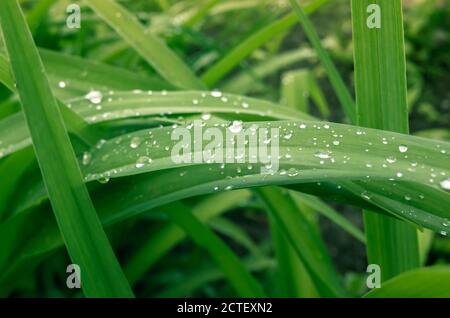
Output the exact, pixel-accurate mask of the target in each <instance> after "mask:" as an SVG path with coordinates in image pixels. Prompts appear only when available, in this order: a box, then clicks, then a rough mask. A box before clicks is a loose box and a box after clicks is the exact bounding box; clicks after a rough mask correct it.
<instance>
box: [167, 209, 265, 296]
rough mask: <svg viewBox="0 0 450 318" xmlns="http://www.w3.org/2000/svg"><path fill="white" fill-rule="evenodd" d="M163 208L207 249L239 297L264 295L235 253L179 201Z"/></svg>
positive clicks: (198, 243)
mask: <svg viewBox="0 0 450 318" xmlns="http://www.w3.org/2000/svg"><path fill="white" fill-rule="evenodd" d="M163 210H164V211H165V212H166V214H167V215H168V216H169V218H170V219H171V220H172V221H173V222H174V223H176V224H177V225H178V226H180V227H181V228H183V230H184V231H185V232H186V233H187V234H188V235H189V236H190V237H191V238H192V239H193V240H194V241H195V243H196V244H197V245H199V246H201V247H203V248H204V249H205V250H207V251H208V253H209V255H210V256H211V257H212V258H213V259H214V261H215V262H216V264H217V266H219V267H220V268H221V269H222V270H223V272H224V273H225V275H226V276H227V278H228V279H229V281H230V283H231V284H232V285H233V287H234V288H235V289H236V291H237V292H238V294H239V295H240V296H241V297H264V291H263V290H262V288H261V286H260V285H259V284H258V282H257V281H256V280H255V279H254V278H253V277H252V276H251V274H250V273H249V272H248V271H247V269H246V268H245V265H244V264H243V263H242V262H241V261H240V259H239V258H238V257H237V255H236V254H235V253H234V252H233V251H232V250H231V249H230V248H229V247H228V246H227V245H226V244H225V243H224V242H223V241H222V240H221V239H220V238H219V237H218V236H217V235H216V234H214V232H212V231H211V230H210V229H209V228H208V227H206V226H205V225H203V224H202V223H201V222H200V221H199V220H198V219H197V218H195V216H193V215H192V214H191V212H190V211H189V209H186V207H185V206H184V205H183V204H182V203H181V202H175V203H172V204H170V205H169V206H167V207H164V208H163Z"/></svg>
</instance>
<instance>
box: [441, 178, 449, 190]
mask: <svg viewBox="0 0 450 318" xmlns="http://www.w3.org/2000/svg"><path fill="white" fill-rule="evenodd" d="M440 186H441V188H442V189H444V190H450V179H447V180H444V181H442V182H441V183H440Z"/></svg>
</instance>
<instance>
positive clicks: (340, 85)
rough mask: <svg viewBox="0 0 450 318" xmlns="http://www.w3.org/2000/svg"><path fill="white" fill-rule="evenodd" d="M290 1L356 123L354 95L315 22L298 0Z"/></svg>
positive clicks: (352, 120)
mask: <svg viewBox="0 0 450 318" xmlns="http://www.w3.org/2000/svg"><path fill="white" fill-rule="evenodd" d="M289 1H290V3H291V5H292V8H293V9H294V12H295V14H296V15H297V17H298V20H299V21H300V23H301V24H302V26H303V29H304V31H305V33H306V36H307V37H308V39H309V41H310V42H311V45H312V46H313V48H314V50H316V53H317V56H318V57H319V59H320V61H321V62H322V65H323V67H324V68H325V71H326V72H327V74H328V77H329V79H330V82H331V85H332V86H333V88H334V91H335V93H336V95H337V97H338V99H339V101H340V103H341V105H342V107H343V108H344V111H345V114H346V115H347V116H348V117H349V118H350V120H351V122H353V123H355V122H356V108H355V103H354V102H353V98H352V95H351V94H350V92H349V90H348V88H347V87H346V86H345V83H344V81H343V80H342V77H341V76H340V75H339V72H338V71H337V69H336V67H335V65H334V63H333V61H332V60H331V58H330V56H329V55H328V52H327V51H326V50H325V49H324V47H323V46H322V44H321V42H320V38H319V36H318V34H317V32H316V30H315V29H314V26H313V24H312V23H311V21H310V20H309V19H308V16H307V14H306V13H305V11H304V10H303V9H302V7H301V6H300V5H299V4H298V0H289Z"/></svg>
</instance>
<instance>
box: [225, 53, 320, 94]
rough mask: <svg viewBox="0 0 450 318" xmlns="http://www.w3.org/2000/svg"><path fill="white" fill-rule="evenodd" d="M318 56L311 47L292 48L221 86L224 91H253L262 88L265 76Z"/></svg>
mask: <svg viewBox="0 0 450 318" xmlns="http://www.w3.org/2000/svg"><path fill="white" fill-rule="evenodd" d="M315 57H316V55H315V54H314V52H313V51H312V50H310V49H301V50H298V49H297V50H292V51H288V52H285V53H280V54H277V55H276V56H274V57H272V58H270V59H268V60H264V61H262V62H260V63H259V64H257V65H255V66H254V67H250V71H249V70H243V71H241V72H239V73H238V74H237V75H235V76H233V77H231V78H230V79H228V80H227V81H226V82H225V83H223V84H222V85H221V86H220V87H221V89H222V90H223V91H224V92H228V93H234V94H240V95H244V94H246V93H248V92H253V91H255V90H257V89H258V91H259V90H263V89H264V87H262V88H260V87H259V86H263V85H259V86H258V84H260V83H258V81H261V80H262V79H264V78H265V77H267V76H269V75H271V74H274V73H276V72H277V71H279V70H280V69H283V68H287V67H288V66H290V65H292V64H295V63H298V62H299V61H302V60H308V61H309V60H312V59H314V58H315Z"/></svg>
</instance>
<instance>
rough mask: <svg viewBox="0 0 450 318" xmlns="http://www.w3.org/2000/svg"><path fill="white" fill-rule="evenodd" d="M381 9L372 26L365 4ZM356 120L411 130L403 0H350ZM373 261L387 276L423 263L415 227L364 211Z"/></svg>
mask: <svg viewBox="0 0 450 318" xmlns="http://www.w3.org/2000/svg"><path fill="white" fill-rule="evenodd" d="M370 4H375V5H377V6H378V7H379V8H380V9H381V16H380V19H381V21H380V23H381V28H369V26H368V24H367V19H368V12H367V8H368V6H369V5H370ZM352 21H353V39H354V55H355V84H356V100H357V115H358V124H359V125H361V126H365V127H372V128H378V129H386V130H389V131H397V132H401V133H408V106H407V99H406V65H405V47H404V38H403V18H402V4H401V1H400V0H394V1H390V0H378V1H369V0H362V1H360V0H358V1H352ZM364 220H365V228H366V235H367V251H368V258H369V263H375V264H379V265H380V266H381V268H382V277H383V279H384V280H385V279H389V278H392V277H394V276H396V275H398V274H400V273H402V272H404V271H407V270H410V269H412V268H415V267H418V266H419V249H418V242H417V233H416V230H415V229H414V228H412V227H411V226H409V225H408V224H405V223H403V222H401V221H398V220H393V219H392V218H389V217H385V216H381V215H378V214H375V213H373V212H370V211H367V212H365V213H364Z"/></svg>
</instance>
